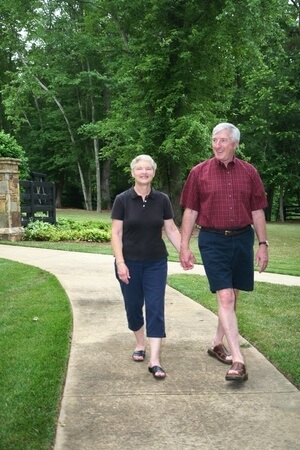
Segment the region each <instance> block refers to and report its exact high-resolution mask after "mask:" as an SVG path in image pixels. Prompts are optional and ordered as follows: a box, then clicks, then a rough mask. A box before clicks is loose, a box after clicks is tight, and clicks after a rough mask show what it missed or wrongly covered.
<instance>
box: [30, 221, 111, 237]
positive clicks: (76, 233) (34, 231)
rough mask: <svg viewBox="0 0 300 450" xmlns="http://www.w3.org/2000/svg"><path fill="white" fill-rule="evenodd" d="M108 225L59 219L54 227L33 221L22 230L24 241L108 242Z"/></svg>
mask: <svg viewBox="0 0 300 450" xmlns="http://www.w3.org/2000/svg"><path fill="white" fill-rule="evenodd" d="M110 239H111V228H110V224H107V223H104V222H76V221H75V220H72V219H59V220H58V221H57V223H56V225H53V224H51V223H48V222H44V221H42V220H35V221H32V222H30V223H29V224H28V226H27V227H26V228H25V230H24V236H23V240H24V241H52V242H59V241H75V242H81V241H85V242H109V241H110Z"/></svg>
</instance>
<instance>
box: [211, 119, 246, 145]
mask: <svg viewBox="0 0 300 450" xmlns="http://www.w3.org/2000/svg"><path fill="white" fill-rule="evenodd" d="M222 130H228V131H229V132H230V136H231V140H232V142H240V137H241V133H240V130H239V129H238V128H237V127H236V126H234V125H232V123H227V122H223V123H219V124H218V125H217V126H215V128H214V129H213V131H212V136H213V137H214V135H215V134H217V133H219V132H220V131H222Z"/></svg>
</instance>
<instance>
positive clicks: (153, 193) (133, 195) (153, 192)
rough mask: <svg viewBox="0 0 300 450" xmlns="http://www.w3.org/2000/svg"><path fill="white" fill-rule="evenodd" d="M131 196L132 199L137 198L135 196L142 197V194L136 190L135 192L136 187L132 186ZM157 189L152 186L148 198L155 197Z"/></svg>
mask: <svg viewBox="0 0 300 450" xmlns="http://www.w3.org/2000/svg"><path fill="white" fill-rule="evenodd" d="M130 191H131V192H130V196H131V198H132V199H135V198H138V197H140V195H138V194H137V193H136V192H135V190H134V188H133V187H132V188H131V189H130ZM155 192H156V191H155V189H153V188H152V187H151V191H150V194H149V195H148V198H154V197H155Z"/></svg>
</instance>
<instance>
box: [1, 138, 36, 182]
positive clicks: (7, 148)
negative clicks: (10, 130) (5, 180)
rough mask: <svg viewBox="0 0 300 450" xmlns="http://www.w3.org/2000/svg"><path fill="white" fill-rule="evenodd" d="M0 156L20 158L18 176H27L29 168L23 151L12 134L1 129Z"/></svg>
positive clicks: (24, 177) (23, 177)
mask: <svg viewBox="0 0 300 450" xmlns="http://www.w3.org/2000/svg"><path fill="white" fill-rule="evenodd" d="M0 157H1V158H17V159H20V160H21V163H20V166H19V170H20V178H22V179H26V178H28V176H29V168H28V160H27V157H26V155H25V151H24V150H23V148H22V147H21V146H20V145H19V144H18V143H17V141H16V139H15V138H14V137H13V136H11V135H10V134H6V133H4V132H3V131H0Z"/></svg>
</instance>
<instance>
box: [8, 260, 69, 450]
mask: <svg viewBox="0 0 300 450" xmlns="http://www.w3.org/2000/svg"><path fill="white" fill-rule="evenodd" d="M0 270H1V283H0V298H1V302H0V354H1V356H0V361H1V364H0V423H1V426H0V448H1V449H3V450H29V449H30V450H38V449H50V448H52V446H53V443H54V437H55V430H56V424H57V417H58V414H59V410H60V399H61V395H62V390H63V386H64V381H65V376H66V369H67V363H68V357H69V348H70V337H71V329H72V316H71V308H70V303H69V299H68V297H67V295H66V293H65V291H64V289H63V288H62V286H61V285H60V283H59V282H58V280H57V279H56V277H55V276H54V275H52V274H50V273H48V272H45V271H43V270H41V269H38V268H36V267H33V266H28V265H25V264H20V263H17V262H12V261H8V260H5V259H0ZM12 280H13V281H12Z"/></svg>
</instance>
